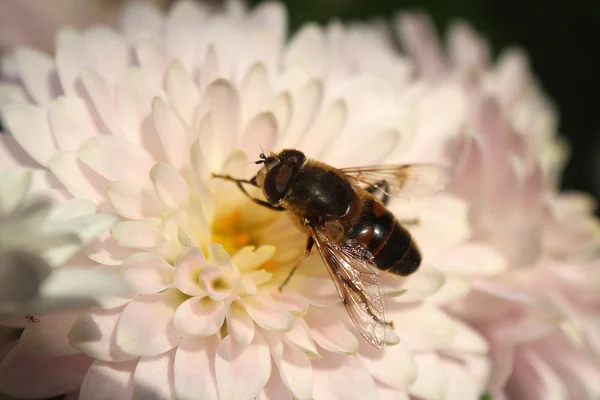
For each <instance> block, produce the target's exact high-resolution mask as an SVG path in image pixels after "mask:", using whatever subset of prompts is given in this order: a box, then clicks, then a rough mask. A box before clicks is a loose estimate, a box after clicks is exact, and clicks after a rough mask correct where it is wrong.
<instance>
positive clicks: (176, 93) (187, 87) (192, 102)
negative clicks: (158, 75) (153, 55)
mask: <svg viewBox="0 0 600 400" xmlns="http://www.w3.org/2000/svg"><path fill="white" fill-rule="evenodd" d="M166 87H167V96H168V98H169V102H170V103H171V104H172V105H173V107H174V108H175V110H176V111H177V113H178V114H179V117H180V118H181V119H182V120H183V121H184V123H185V125H187V126H191V125H192V123H193V122H194V121H193V117H194V112H195V110H196V107H197V106H198V103H199V102H200V92H199V91H198V88H197V87H196V84H195V83H194V81H193V80H192V78H191V77H190V76H189V74H188V73H187V72H186V71H185V69H183V67H182V66H181V64H180V63H179V62H178V61H174V62H172V63H171V66H170V67H169V70H168V71H167V78H166Z"/></svg>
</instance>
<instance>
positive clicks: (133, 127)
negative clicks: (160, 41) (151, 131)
mask: <svg viewBox="0 0 600 400" xmlns="http://www.w3.org/2000/svg"><path fill="white" fill-rule="evenodd" d="M156 96H158V97H161V98H163V99H164V98H165V97H166V95H165V94H164V92H163V90H162V88H161V87H160V84H159V82H158V81H157V80H155V79H153V77H152V73H151V72H149V71H146V70H143V69H141V68H135V67H132V68H130V69H129V70H127V72H126V73H125V74H123V75H122V76H121V79H120V81H119V83H118V84H117V87H116V91H115V102H116V107H117V116H118V119H119V123H120V126H121V130H122V132H123V135H124V136H125V138H127V139H128V140H129V141H131V142H132V143H135V144H137V145H143V144H145V143H148V142H147V141H146V140H144V139H145V138H144V137H143V136H144V135H143V134H142V133H143V129H142V124H143V123H144V121H145V120H146V119H147V118H148V117H149V116H150V114H151V112H152V110H151V106H152V99H154V97H156Z"/></svg>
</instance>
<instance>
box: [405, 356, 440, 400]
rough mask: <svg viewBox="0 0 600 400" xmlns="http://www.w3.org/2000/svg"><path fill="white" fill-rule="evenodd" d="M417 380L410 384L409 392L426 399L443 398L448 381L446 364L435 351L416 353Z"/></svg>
mask: <svg viewBox="0 0 600 400" xmlns="http://www.w3.org/2000/svg"><path fill="white" fill-rule="evenodd" d="M414 359H415V362H416V363H417V380H416V381H415V382H414V383H413V384H412V385H411V386H410V389H409V393H410V394H411V395H413V396H417V397H419V398H422V399H424V400H438V399H443V398H444V395H445V393H446V388H447V385H448V382H447V381H446V374H445V371H444V366H443V365H442V363H441V362H440V359H439V357H438V356H437V355H436V354H435V353H423V354H416V355H415V356H414Z"/></svg>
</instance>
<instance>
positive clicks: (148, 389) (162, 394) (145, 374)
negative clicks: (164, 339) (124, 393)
mask: <svg viewBox="0 0 600 400" xmlns="http://www.w3.org/2000/svg"><path fill="white" fill-rule="evenodd" d="M174 363H175V349H173V350H171V351H168V352H166V353H163V354H160V355H157V356H147V357H142V358H140V361H139V362H138V365H137V367H136V368H135V372H134V374H133V398H134V399H148V398H155V399H173V398H175V380H174V376H173V365H174Z"/></svg>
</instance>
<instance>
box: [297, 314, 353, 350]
mask: <svg viewBox="0 0 600 400" xmlns="http://www.w3.org/2000/svg"><path fill="white" fill-rule="evenodd" d="M305 320H306V322H307V324H308V326H309V328H310V336H311V337H312V338H313V339H314V340H315V342H317V344H319V346H321V347H322V348H324V349H325V350H328V351H331V352H334V353H342V354H354V353H356V351H357V350H358V340H357V339H356V336H355V335H354V333H352V332H351V331H350V330H349V329H348V328H347V327H346V324H345V323H344V322H343V321H342V319H341V318H340V317H339V316H338V315H337V314H336V313H335V312H331V311H328V310H326V309H322V308H319V307H311V308H310V310H309V312H308V314H307V316H306V317H305Z"/></svg>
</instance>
